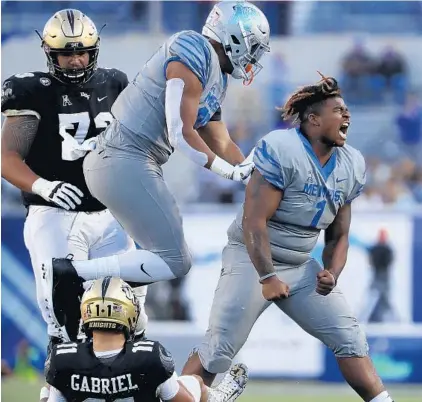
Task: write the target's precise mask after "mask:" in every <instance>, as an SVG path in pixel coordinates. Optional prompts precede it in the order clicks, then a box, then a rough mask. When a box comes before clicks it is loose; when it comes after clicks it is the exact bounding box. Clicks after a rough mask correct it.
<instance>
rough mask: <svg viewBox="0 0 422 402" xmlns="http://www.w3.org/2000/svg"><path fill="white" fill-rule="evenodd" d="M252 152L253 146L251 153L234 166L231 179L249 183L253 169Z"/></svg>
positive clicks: (245, 183)
mask: <svg viewBox="0 0 422 402" xmlns="http://www.w3.org/2000/svg"><path fill="white" fill-rule="evenodd" d="M254 152H255V148H253V149H252V151H251V153H250V154H249V155H248V157H247V158H246V159H245V160H244V161H243V162H242V163H239V165H236V166H235V167H234V170H233V179H232V180H234V181H241V182H242V183H243V184H244V185H247V184H248V183H249V180H250V179H251V176H252V173H253V171H254V169H255V163H254V162H253V156H254Z"/></svg>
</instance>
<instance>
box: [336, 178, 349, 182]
mask: <svg viewBox="0 0 422 402" xmlns="http://www.w3.org/2000/svg"><path fill="white" fill-rule="evenodd" d="M345 180H347V179H339V178H337V179H336V183H341V182H342V181H345Z"/></svg>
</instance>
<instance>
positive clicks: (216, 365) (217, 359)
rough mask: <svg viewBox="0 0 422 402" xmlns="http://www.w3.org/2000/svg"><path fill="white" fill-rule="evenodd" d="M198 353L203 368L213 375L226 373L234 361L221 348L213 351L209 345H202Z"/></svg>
mask: <svg viewBox="0 0 422 402" xmlns="http://www.w3.org/2000/svg"><path fill="white" fill-rule="evenodd" d="M196 352H197V353H198V356H199V360H200V361H201V364H202V367H203V368H204V369H205V370H207V371H208V372H209V373H212V374H220V373H225V372H226V371H227V370H228V369H229V368H230V366H231V364H232V361H233V359H232V358H231V357H230V356H229V355H228V353H225V352H224V351H223V350H222V349H221V348H219V349H218V350H215V349H214V350H213V349H212V348H211V347H210V346H209V345H207V344H202V345H201V346H200V347H199V348H198V349H197V350H196Z"/></svg>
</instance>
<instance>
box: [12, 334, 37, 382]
mask: <svg viewBox="0 0 422 402" xmlns="http://www.w3.org/2000/svg"><path fill="white" fill-rule="evenodd" d="M41 358H42V357H41V356H40V354H39V352H38V350H37V349H36V348H34V347H32V346H31V345H30V344H29V343H28V341H27V340H26V339H22V340H21V341H20V342H19V344H18V347H17V351H16V362H15V370H14V374H15V375H16V376H18V377H20V378H22V379H24V380H25V381H36V380H38V378H39V374H38V371H37V369H36V368H35V367H36V365H37V364H36V363H37V361H39V360H40V359H41Z"/></svg>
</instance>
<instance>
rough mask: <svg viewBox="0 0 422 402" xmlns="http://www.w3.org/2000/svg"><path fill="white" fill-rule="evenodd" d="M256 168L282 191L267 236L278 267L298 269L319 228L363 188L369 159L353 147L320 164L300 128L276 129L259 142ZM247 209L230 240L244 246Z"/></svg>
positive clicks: (231, 228) (326, 225) (230, 234)
mask: <svg viewBox="0 0 422 402" xmlns="http://www.w3.org/2000/svg"><path fill="white" fill-rule="evenodd" d="M254 162H255V165H256V169H257V170H258V171H259V172H260V173H261V175H262V176H263V177H264V178H265V179H266V180H267V181H268V182H270V183H271V184H272V185H273V186H275V187H277V188H279V189H280V190H283V193H284V195H283V200H282V201H281V202H280V205H279V207H278V208H277V211H276V213H275V214H274V216H273V217H272V218H271V219H270V220H269V221H268V224H267V227H268V233H269V237H270V243H271V251H272V257H273V260H274V263H275V264H280V265H284V264H287V265H299V264H302V263H304V262H305V261H307V260H308V259H309V258H310V257H309V256H310V253H311V251H312V249H313V248H314V246H315V244H316V242H317V240H318V235H319V233H320V231H321V230H325V229H326V228H327V227H328V226H329V225H330V224H331V223H332V222H333V220H334V218H335V216H336V214H337V212H338V210H339V208H341V207H342V206H343V205H344V204H345V203H349V202H351V201H352V200H353V199H354V198H356V197H358V196H359V194H360V193H361V191H362V189H363V186H364V184H365V170H366V169H365V160H364V158H363V156H362V154H361V153H360V152H359V151H358V150H356V149H354V148H353V147H351V146H349V145H345V146H344V147H341V148H340V147H339V148H335V150H334V153H333V154H332V156H331V158H330V159H329V161H328V162H327V163H326V164H325V166H324V167H322V166H321V164H320V162H319V160H318V158H317V157H316V155H315V153H314V151H313V149H312V147H311V145H310V143H309V142H308V140H307V139H306V138H305V137H304V136H303V135H302V134H301V133H300V131H299V130H296V129H291V130H276V131H272V132H270V133H269V134H267V135H266V136H265V137H263V138H262V139H261V140H260V141H259V142H258V144H257V146H256V150H255V155H254ZM242 215H243V208H242V210H241V211H240V212H239V214H238V216H237V218H236V220H235V221H234V222H233V224H232V225H231V226H230V228H229V230H228V235H229V240H231V241H235V242H243V233H242V227H241V225H242Z"/></svg>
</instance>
